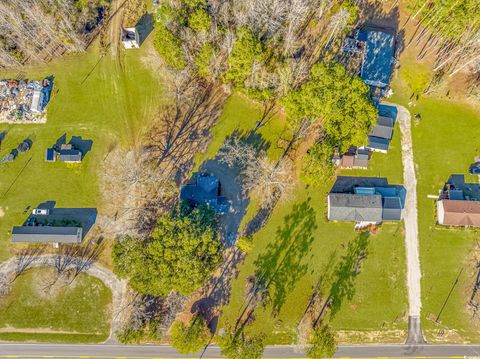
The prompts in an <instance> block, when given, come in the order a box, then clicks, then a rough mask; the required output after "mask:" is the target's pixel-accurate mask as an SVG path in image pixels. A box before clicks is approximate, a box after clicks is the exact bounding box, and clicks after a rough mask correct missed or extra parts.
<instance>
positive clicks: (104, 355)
mask: <svg viewBox="0 0 480 359" xmlns="http://www.w3.org/2000/svg"><path fill="white" fill-rule="evenodd" d="M479 355H480V345H428V344H426V345H417V346H409V345H344V346H340V347H339V348H338V351H337V353H336V354H335V357H336V358H382V359H384V358H406V357H410V358H417V359H420V358H421V359H425V358H449V359H460V358H464V357H466V356H468V357H473V356H477V357H478V356H479ZM220 357H221V356H220V350H219V349H218V347H216V346H211V347H209V348H208V349H207V350H206V351H205V352H204V353H198V354H196V355H189V356H182V355H180V354H178V353H177V352H176V351H175V349H173V348H172V347H170V346H166V345H165V346H153V345H152V346H122V345H105V344H104V345H70V344H0V358H19V359H20V358H39V359H40V358H42V359H43V358H50V359H55V358H59V359H67V358H72V359H109V358H113V359H120V358H121V359H150V358H152V359H153V358H155V359H161V358H162V359H167V358H220ZM304 357H305V356H304V354H303V353H302V352H301V351H299V350H298V349H296V348H295V347H293V346H268V347H267V348H266V350H265V354H264V358H282V359H286V358H290V359H294V358H304Z"/></svg>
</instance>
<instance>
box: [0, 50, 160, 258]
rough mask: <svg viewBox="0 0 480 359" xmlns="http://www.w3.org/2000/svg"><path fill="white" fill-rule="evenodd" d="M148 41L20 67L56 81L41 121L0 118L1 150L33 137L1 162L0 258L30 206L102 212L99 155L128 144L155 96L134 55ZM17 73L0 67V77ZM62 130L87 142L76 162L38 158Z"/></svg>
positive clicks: (156, 86)
mask: <svg viewBox="0 0 480 359" xmlns="http://www.w3.org/2000/svg"><path fill="white" fill-rule="evenodd" d="M149 46H150V44H149V43H146V44H144V47H143V48H142V49H140V50H131V51H125V52H121V53H120V55H119V58H113V57H112V56H111V55H110V52H107V55H105V56H102V55H101V54H100V53H99V51H98V49H96V48H92V49H90V50H89V51H88V52H87V53H82V54H77V55H71V56H67V57H64V58H60V59H57V60H54V61H53V62H52V63H50V64H47V65H43V66H37V67H30V68H22V73H23V75H24V76H25V77H27V78H39V79H41V78H43V77H45V76H49V75H53V76H54V77H55V81H54V88H53V92H52V99H51V101H50V103H49V105H48V107H47V111H48V112H47V117H48V119H47V123H46V124H41V125H23V124H15V125H6V124H0V131H7V135H6V138H5V140H4V141H3V143H2V147H1V149H0V157H3V156H4V155H5V154H7V153H9V152H10V150H11V149H12V148H15V147H16V146H17V145H18V143H20V142H21V141H22V140H23V139H25V138H27V137H30V138H31V139H32V140H33V147H32V149H31V150H30V151H28V152H26V153H24V154H20V155H19V156H18V158H17V159H16V160H15V161H14V162H11V163H5V164H3V165H0V207H1V211H0V261H2V260H5V259H6V258H8V257H9V256H10V255H11V249H12V246H11V244H10V230H11V228H12V226H13V225H19V224H21V223H23V221H24V220H25V219H26V217H27V214H26V213H24V211H25V210H26V208H27V207H29V206H30V209H31V208H35V207H36V206H37V205H38V204H40V203H41V202H44V201H56V205H57V207H74V208H78V207H95V208H98V210H99V213H100V214H101V203H100V189H99V186H98V179H99V174H100V172H101V171H102V164H103V161H104V159H105V156H107V155H108V152H109V151H110V150H111V149H113V148H114V147H115V146H133V145H135V143H137V141H138V139H139V138H140V136H141V135H142V131H143V129H144V127H145V126H146V125H148V122H149V120H150V117H151V114H152V111H155V110H157V108H158V107H159V106H160V105H161V103H162V87H161V84H160V82H159V80H158V79H157V78H155V77H154V76H153V75H152V74H151V72H150V70H148V69H147V68H145V66H144V65H143V63H142V60H141V57H142V56H143V54H144V52H145V51H148V47H149ZM16 71H17V72H18V70H16ZM16 76H17V73H16V72H10V73H7V72H0V78H9V77H14V78H15V77H16ZM63 134H66V135H67V142H68V141H69V140H70V138H71V136H81V137H82V138H83V139H85V140H92V141H93V146H92V149H91V150H90V151H89V152H88V153H87V154H86V156H85V158H84V160H83V161H82V163H81V164H66V163H62V162H59V163H47V162H45V160H44V154H45V149H46V148H48V147H51V146H52V145H53V144H54V143H55V141H56V140H57V139H58V138H59V137H60V136H62V135H63ZM27 212H28V211H27Z"/></svg>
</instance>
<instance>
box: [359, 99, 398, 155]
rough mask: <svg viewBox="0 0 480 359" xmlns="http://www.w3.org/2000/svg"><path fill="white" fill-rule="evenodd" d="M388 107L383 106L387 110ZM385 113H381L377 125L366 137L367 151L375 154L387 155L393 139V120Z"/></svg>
mask: <svg viewBox="0 0 480 359" xmlns="http://www.w3.org/2000/svg"><path fill="white" fill-rule="evenodd" d="M387 107H388V106H383V108H387ZM389 116H391V115H390V114H388V116H387V113H386V111H384V112H381V114H380V116H378V118H377V124H376V125H374V126H373V128H372V131H371V132H370V133H369V135H368V145H367V146H365V147H366V148H367V149H369V150H371V151H375V152H382V153H387V152H388V150H389V148H390V141H391V140H392V137H393V129H394V128H395V119H394V118H392V117H389Z"/></svg>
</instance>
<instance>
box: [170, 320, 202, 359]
mask: <svg viewBox="0 0 480 359" xmlns="http://www.w3.org/2000/svg"><path fill="white" fill-rule="evenodd" d="M170 336H171V338H172V346H173V347H174V348H175V349H177V350H178V352H180V353H182V354H189V353H196V352H198V351H200V350H201V349H202V348H203V347H205V346H206V345H207V344H208V341H209V339H210V336H211V334H210V330H209V329H208V327H207V326H206V325H205V322H204V321H203V319H202V318H200V317H195V318H193V319H192V320H191V321H190V323H188V325H186V324H185V323H183V322H181V321H179V320H176V321H175V322H174V323H173V325H172V328H171V329H170Z"/></svg>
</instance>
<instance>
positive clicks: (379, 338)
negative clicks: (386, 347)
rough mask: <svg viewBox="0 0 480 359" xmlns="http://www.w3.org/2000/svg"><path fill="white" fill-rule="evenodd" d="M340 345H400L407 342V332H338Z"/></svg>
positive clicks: (398, 330)
mask: <svg viewBox="0 0 480 359" xmlns="http://www.w3.org/2000/svg"><path fill="white" fill-rule="evenodd" d="M336 336H337V341H338V343H339V344H360V343H361V344H367V343H388V344H400V343H402V344H403V343H404V342H405V338H406V336H407V331H406V330H400V329H397V330H368V331H360V330H339V331H337V332H336Z"/></svg>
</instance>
